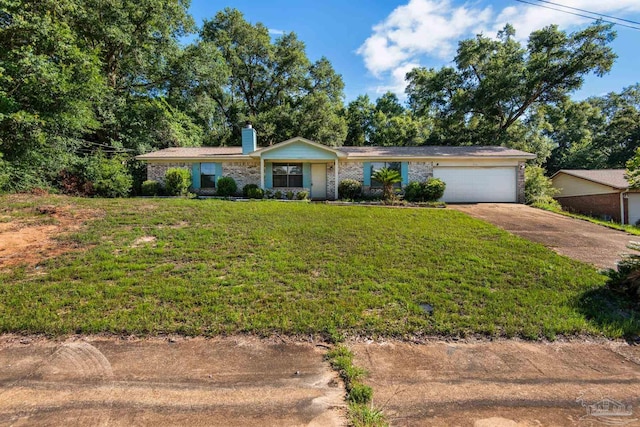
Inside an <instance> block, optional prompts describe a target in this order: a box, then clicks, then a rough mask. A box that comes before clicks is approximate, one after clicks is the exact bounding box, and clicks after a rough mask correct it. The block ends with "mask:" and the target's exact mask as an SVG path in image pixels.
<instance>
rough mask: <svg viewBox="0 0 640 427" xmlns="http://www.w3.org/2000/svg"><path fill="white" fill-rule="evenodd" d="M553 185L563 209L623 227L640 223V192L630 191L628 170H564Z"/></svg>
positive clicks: (558, 174)
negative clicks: (616, 223) (600, 218)
mask: <svg viewBox="0 0 640 427" xmlns="http://www.w3.org/2000/svg"><path fill="white" fill-rule="evenodd" d="M551 181H552V182H553V186H554V187H555V188H557V189H558V190H560V192H559V193H558V194H557V195H556V196H555V199H556V200H557V201H558V202H560V204H561V205H562V208H563V209H566V210H568V211H571V212H577V213H581V214H584V215H591V216H598V217H602V218H605V219H612V220H614V221H616V222H619V223H622V224H636V223H637V222H638V221H639V220H640V190H631V189H629V182H628V181H627V179H626V178H625V170H624V169H600V170H579V169H578V170H577V169H561V170H559V171H558V172H556V173H555V174H553V176H552V177H551Z"/></svg>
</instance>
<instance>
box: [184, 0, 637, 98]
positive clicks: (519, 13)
mask: <svg viewBox="0 0 640 427" xmlns="http://www.w3.org/2000/svg"><path fill="white" fill-rule="evenodd" d="M526 1H527V2H530V3H538V2H539V0H526ZM549 1H552V2H553V3H556V4H562V5H566V6H571V7H574V8H579V9H585V10H589V11H593V12H597V13H600V14H605V15H610V16H615V17H618V18H624V19H628V20H632V21H638V22H640V0H549ZM539 4H543V5H545V6H548V7H553V8H559V7H558V6H555V5H551V4H548V3H546V4H545V3H539ZM225 7H231V8H235V9H238V10H239V11H241V12H242V13H243V14H244V17H245V19H246V20H247V21H249V22H251V23H254V24H255V23H257V22H261V23H263V24H264V25H265V26H266V27H267V28H269V30H270V32H271V34H272V36H273V37H274V38H275V37H278V36H279V35H280V34H282V33H283V32H295V33H296V34H297V35H298V37H299V39H300V40H302V41H303V42H304V43H305V45H306V52H307V56H308V57H309V59H310V60H312V61H315V60H317V59H319V58H321V57H323V56H324V57H326V58H328V59H329V61H331V63H332V65H333V67H334V69H335V70H336V72H337V73H339V74H341V75H342V78H343V80H344V83H345V101H346V102H350V101H352V100H354V99H355V98H356V97H357V96H358V95H363V94H368V95H369V97H370V98H371V99H372V100H375V99H377V98H378V97H379V96H380V95H382V94H383V93H385V92H386V91H389V90H390V91H392V92H394V93H396V94H397V95H398V97H399V98H400V99H404V98H405V95H404V88H405V82H404V76H405V74H406V73H407V71H409V70H411V69H412V68H413V67H417V66H423V67H434V68H440V67H442V66H445V65H451V63H452V61H453V58H454V56H455V52H456V48H457V43H458V41H460V40H464V39H468V38H470V37H474V36H475V35H476V34H479V33H483V34H485V35H487V36H491V37H493V36H495V35H496V33H497V31H498V30H500V29H501V28H502V27H503V26H504V25H505V23H510V24H512V25H513V26H514V27H515V29H516V37H518V38H519V39H520V40H522V41H523V42H526V39H527V37H528V35H529V34H530V33H531V31H534V30H536V29H540V28H542V27H545V26H547V25H550V24H557V25H558V26H559V27H560V28H561V29H563V30H566V31H568V32H574V31H579V30H580V29H582V28H584V27H586V26H587V25H589V24H590V23H592V22H593V20H592V19H586V18H582V17H578V16H575V15H571V14H567V13H562V12H558V11H554V10H550V9H547V8H543V7H538V6H532V5H528V4H524V3H522V2H518V1H517V0H472V1H460V0H395V1H393V0H323V1H317V0H266V1H265V0H262V1H260V0H228V1H227V2H225V3H219V2H215V1H211V0H192V3H191V7H190V12H191V14H192V15H193V17H194V19H195V20H196V23H197V24H198V25H201V24H202V22H203V21H204V20H206V19H211V18H213V16H214V15H215V14H216V12H218V11H219V10H222V9H224V8H225ZM572 12H574V13H579V14H581V12H578V11H575V10H572ZM605 19H606V18H605ZM625 23H626V24H628V25H634V24H630V23H628V22H625ZM636 26H637V27H640V25H636ZM614 28H615V30H616V32H617V34H618V36H617V38H616V40H615V41H614V42H613V43H612V45H611V46H612V48H613V49H614V51H615V53H616V54H617V55H618V59H617V61H616V63H615V64H614V66H613V68H612V70H611V72H610V73H609V74H607V75H605V76H604V77H602V78H600V77H597V76H593V75H590V76H588V77H587V78H586V79H585V84H584V86H583V88H582V89H581V90H579V91H577V92H575V93H574V94H573V98H574V99H584V98H587V97H589V96H599V95H604V94H606V93H608V92H619V91H620V90H621V89H623V88H624V87H627V86H630V85H632V84H634V83H636V82H640V50H639V49H638V46H640V31H639V30H634V29H631V28H625V27H622V26H615V27H614Z"/></svg>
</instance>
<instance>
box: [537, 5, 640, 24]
mask: <svg viewBox="0 0 640 427" xmlns="http://www.w3.org/2000/svg"><path fill="white" fill-rule="evenodd" d="M535 1H539V2H540V3H548V4H552V5H554V6H560V7H564V8H567V9H571V10H577V11H579V12H585V13H590V14H592V15H598V16H604V17H605V18H611V19H615V20H616V21H624V22H630V23H631V24H636V25H640V22H638V21H632V20H630V19H624V18H618V17H616V16H611V15H605V14H604V13H599V12H591V11H590V10H585V9H579V8H577V7H572V6H565V5H563V4H560V3H554V2H552V1H548V0H535Z"/></svg>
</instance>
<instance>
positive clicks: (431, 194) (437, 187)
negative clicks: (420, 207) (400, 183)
mask: <svg viewBox="0 0 640 427" xmlns="http://www.w3.org/2000/svg"><path fill="white" fill-rule="evenodd" d="M445 188H446V184H445V183H444V182H443V181H442V180H441V179H440V178H429V179H428V180H427V181H425V182H418V181H411V182H410V183H409V184H407V186H406V187H405V188H404V198H405V200H406V201H408V202H413V203H415V202H435V201H436V200H438V199H440V198H441V197H442V195H443V194H444V190H445Z"/></svg>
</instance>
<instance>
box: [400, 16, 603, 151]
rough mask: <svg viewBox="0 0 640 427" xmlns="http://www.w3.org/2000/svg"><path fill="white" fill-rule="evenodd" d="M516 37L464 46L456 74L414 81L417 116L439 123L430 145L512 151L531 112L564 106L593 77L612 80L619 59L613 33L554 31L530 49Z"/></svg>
mask: <svg viewBox="0 0 640 427" xmlns="http://www.w3.org/2000/svg"><path fill="white" fill-rule="evenodd" d="M514 35H515V30H514V28H513V27H511V26H510V25H507V26H505V28H504V29H503V30H502V31H500V32H499V33H498V37H497V38H496V39H493V38H489V37H486V36H483V35H479V36H477V37H476V38H473V39H469V40H464V41H462V42H460V44H459V46H458V51H457V55H456V57H455V59H454V63H455V66H454V67H443V68H442V69H440V70H436V69H426V68H416V69H414V70H412V71H411V72H409V73H408V74H407V79H408V82H409V85H408V87H407V94H408V96H409V105H410V108H411V109H412V111H414V112H415V113H416V114H418V115H420V116H429V117H432V118H433V119H434V121H435V125H434V131H433V132H432V134H431V136H430V138H429V141H428V142H429V143H432V144H450V145H466V144H480V145H482V144H496V143H497V144H503V145H510V144H513V143H514V140H513V135H510V134H509V130H510V129H511V128H512V127H513V126H514V125H517V124H518V123H522V121H523V120H524V119H526V118H527V116H528V115H529V114H530V112H531V111H532V108H534V107H536V106H540V105H553V104H555V103H558V102H560V101H562V100H563V99H565V97H566V96H567V95H569V94H570V93H571V92H573V91H575V90H577V89H579V88H580V87H581V86H582V83H583V80H584V77H585V76H586V75H587V74H590V73H595V74H596V75H599V76H602V75H604V74H605V73H607V72H608V71H609V70H610V68H611V66H612V64H613V61H614V60H615V58H616V55H615V54H614V53H613V51H612V50H611V47H610V46H609V44H610V43H611V41H612V40H613V39H614V37H615V33H614V32H613V31H612V30H611V26H610V25H604V24H600V23H596V24H593V25H591V26H589V27H588V28H586V29H584V30H582V31H578V32H575V33H572V34H567V33H565V32H564V31H560V30H559V29H558V27H557V26H555V25H552V26H548V27H546V28H543V29H541V30H538V31H534V32H533V33H531V35H530V36H529V40H528V42H527V44H526V46H522V44H521V43H520V42H518V41H517V40H516V39H515V38H514Z"/></svg>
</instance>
